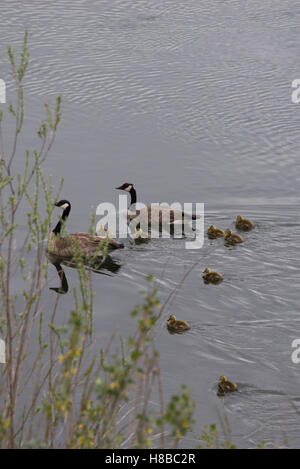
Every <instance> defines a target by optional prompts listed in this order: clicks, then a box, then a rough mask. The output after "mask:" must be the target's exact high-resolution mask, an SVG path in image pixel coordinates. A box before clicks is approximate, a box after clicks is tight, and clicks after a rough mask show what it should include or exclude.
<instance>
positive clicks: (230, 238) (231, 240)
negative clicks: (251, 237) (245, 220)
mask: <svg viewBox="0 0 300 469" xmlns="http://www.w3.org/2000/svg"><path fill="white" fill-rule="evenodd" d="M224 239H225V242H226V243H228V244H238V243H243V242H244V239H243V237H242V236H241V235H239V234H237V233H232V230H230V229H229V228H227V230H226V231H225V237H224Z"/></svg>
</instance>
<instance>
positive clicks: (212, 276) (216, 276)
mask: <svg viewBox="0 0 300 469" xmlns="http://www.w3.org/2000/svg"><path fill="white" fill-rule="evenodd" d="M203 279H204V282H205V283H220V282H222V280H223V275H222V274H220V273H219V272H213V271H211V270H210V269H208V268H206V269H205V270H204V272H203Z"/></svg>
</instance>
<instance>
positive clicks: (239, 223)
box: [235, 215, 255, 231]
mask: <svg viewBox="0 0 300 469" xmlns="http://www.w3.org/2000/svg"><path fill="white" fill-rule="evenodd" d="M254 226H255V225H254V223H253V221H252V220H249V219H248V218H244V217H242V215H238V216H237V217H236V222H235V227H236V228H237V229H238V230H242V231H250V230H252V229H253V228H254Z"/></svg>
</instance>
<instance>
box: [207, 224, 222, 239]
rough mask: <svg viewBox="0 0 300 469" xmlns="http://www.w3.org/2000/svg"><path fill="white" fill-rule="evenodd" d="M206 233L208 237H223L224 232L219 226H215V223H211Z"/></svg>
mask: <svg viewBox="0 0 300 469" xmlns="http://www.w3.org/2000/svg"><path fill="white" fill-rule="evenodd" d="M207 235H208V237H209V238H210V239H216V238H223V237H224V236H225V232H224V231H223V230H221V229H220V228H216V227H215V225H211V226H210V227H209V228H208V230H207Z"/></svg>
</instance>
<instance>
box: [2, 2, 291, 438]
mask: <svg viewBox="0 0 300 469" xmlns="http://www.w3.org/2000/svg"><path fill="white" fill-rule="evenodd" d="M26 25H28V27H29V30H30V49H31V64H30V68H29V72H28V76H27V81H26V93H27V119H28V120H27V122H26V127H25V130H26V131H25V133H24V134H25V135H24V137H23V146H30V147H31V146H32V145H33V144H34V143H35V142H34V140H33V137H32V135H34V134H33V130H34V129H36V128H37V126H38V122H39V117H40V116H41V114H42V112H43V110H42V102H44V101H50V102H51V100H52V99H53V98H54V96H55V95H57V94H58V93H63V95H64V109H63V121H62V125H61V128H60V131H59V134H58V138H57V141H56V144H55V147H54V149H53V151H52V154H51V156H50V158H49V160H48V163H47V166H46V168H45V169H46V170H47V171H48V172H50V173H51V174H52V175H53V180H54V181H55V182H56V181H57V182H56V184H57V185H58V179H59V177H60V176H63V177H64V178H65V184H64V190H63V197H64V198H67V199H70V200H71V202H72V207H73V208H72V213H71V216H70V219H69V222H68V227H69V230H70V231H80V230H84V229H85V228H86V226H87V223H88V219H89V213H90V211H91V210H95V208H96V206H97V205H98V203H99V202H101V201H107V202H113V203H116V202H117V195H118V194H117V192H116V191H115V190H114V187H116V186H117V185H120V184H121V183H123V182H125V181H132V182H134V183H135V186H136V188H137V191H138V196H139V198H140V200H142V201H144V202H147V203H148V202H158V201H166V202H172V201H179V202H182V203H183V202H191V201H194V202H204V203H205V226H206V228H207V227H208V226H209V225H210V224H211V223H214V224H216V225H217V226H220V227H224V228H226V227H228V226H232V223H233V220H234V218H235V217H236V215H237V214H239V213H241V214H244V215H247V216H249V217H251V218H253V219H254V220H255V221H256V223H257V227H256V229H255V231H254V232H252V233H249V234H246V235H245V243H244V245H242V246H238V247H233V248H228V247H225V246H224V244H223V242H222V241H221V240H216V241H209V240H207V239H206V240H205V244H204V247H203V249H201V250H199V251H196V252H195V251H194V252H192V251H188V250H186V249H185V248H184V241H183V240H153V241H152V242H151V243H149V244H148V245H144V246H142V247H132V246H131V245H130V244H129V243H127V244H126V249H124V250H123V251H122V252H118V253H115V254H114V259H115V260H116V261H118V262H119V264H121V267H120V269H119V270H118V272H116V273H115V274H113V276H110V277H108V276H103V275H95V276H94V277H95V278H94V286H95V290H96V299H95V305H96V307H95V318H94V319H95V328H96V335H97V336H98V337H99V343H100V342H101V341H104V340H105V339H106V338H107V337H109V336H110V335H111V333H112V332H113V331H114V330H116V329H117V330H119V331H122V332H123V333H124V334H125V335H126V334H129V333H130V331H131V330H132V328H133V327H134V320H133V319H131V318H130V317H129V314H128V313H129V312H130V310H131V309H132V308H133V306H134V305H135V304H136V302H137V301H138V299H139V294H138V289H139V287H141V288H142V287H143V286H144V285H145V276H146V275H147V274H153V275H155V277H157V278H158V279H159V295H160V298H161V299H162V301H163V300H164V299H166V297H167V296H168V295H169V294H170V292H171V291H172V290H173V289H174V288H175V287H176V285H177V284H178V282H180V280H181V279H182V277H183V275H184V274H185V272H186V271H187V270H188V269H189V268H190V267H191V265H192V264H193V263H194V262H195V260H197V259H198V260H199V264H198V265H197V266H196V267H195V268H194V270H192V271H191V273H190V274H189V275H188V277H187V278H186V280H185V282H184V284H183V285H182V287H181V288H180V290H179V291H178V292H177V294H176V296H175V297H174V298H173V300H172V302H171V303H170V304H169V307H168V309H167V310H165V312H164V315H163V317H162V318H161V320H160V321H159V324H158V326H157V329H156V344H157V347H158V349H159V351H160V355H161V365H162V370H163V378H164V385H165V390H166V397H167V396H169V395H171V394H173V393H174V392H176V391H177V389H178V387H179V385H180V384H181V383H186V384H187V385H188V386H189V387H191V388H192V389H193V399H194V400H195V402H196V405H197V408H196V419H197V424H196V426H195V431H194V433H192V434H190V435H189V438H188V439H187V440H186V442H185V445H186V446H190V447H191V446H193V445H195V444H196V437H197V435H198V434H199V433H200V431H201V428H202V426H203V425H204V424H209V423H213V422H216V421H217V419H218V414H219V413H220V414H221V415H224V413H226V415H227V416H228V418H229V421H230V424H231V428H232V433H233V442H234V443H235V444H236V445H238V446H240V447H246V446H251V445H253V444H254V443H257V442H259V441H261V440H263V439H264V440H267V441H271V442H273V443H275V444H277V443H278V444H281V443H282V442H283V441H284V440H285V439H287V440H288V443H289V445H290V446H296V447H299V446H300V437H299V435H300V432H299V430H300V416H299V415H297V414H296V412H295V409H294V408H293V406H292V403H293V405H294V406H296V407H298V408H299V410H300V387H299V373H300V365H295V364H293V363H292V361H291V352H292V349H291V342H292V340H293V339H295V338H298V337H300V312H299V279H300V273H299V258H300V252H299V251H300V247H299V246H300V224H299V174H300V172H299V169H300V168H299V166H300V159H299V148H300V133H299V128H300V107H298V106H296V105H295V104H292V102H291V91H292V89H291V82H292V80H294V79H295V78H299V76H300V71H299V70H300V69H299V45H300V44H299V43H300V39H299V25H300V5H297V4H296V2H294V1H289V0H288V1H286V2H274V1H268V0H266V1H264V2H263V3H262V2H259V1H258V0H253V1H252V2H241V1H237V0H229V1H227V2H223V1H217V0H213V1H212V0H210V1H202V2H199V1H197V0H191V1H189V2H184V1H182V0H172V1H171V0H165V1H164V2H157V1H155V0H147V1H144V0H139V2H134V1H133V0H128V1H126V0H109V1H106V0H101V1H95V0H80V1H79V0H78V1H76V2H72V1H70V0H59V1H54V0H53V1H51V2H34V1H32V0H31V1H28V0H25V1H22V2H20V1H15V0H2V4H1V30H0V39H1V44H2V46H1V55H0V67H1V68H0V72H1V73H0V77H1V78H3V79H5V80H6V81H7V85H8V90H7V96H8V100H9V98H10V92H11V90H12V87H11V81H10V77H9V75H8V64H7V59H6V56H5V46H6V45H7V44H9V43H12V44H16V45H18V44H20V42H21V39H22V35H23V30H24V27H25V26H26ZM8 130H9V129H8ZM22 158H23V154H22V153H21V152H20V154H19V161H20V168H21V167H22V166H21V163H22V161H21V160H22ZM21 229H22V227H21ZM206 266H209V267H211V268H216V269H217V270H219V271H220V272H222V273H223V275H224V282H223V283H222V284H221V285H219V286H212V285H204V284H203V281H202V271H203V270H204V268H205V267H206ZM50 269H52V270H51V275H52V279H53V286H55V284H56V283H57V278H56V272H55V269H54V268H53V267H52V266H50ZM66 274H67V276H68V281H69V284H70V285H72V284H74V283H75V284H76V281H77V279H76V272H74V271H73V270H72V269H66ZM17 282H18V280H16V285H18V283H17ZM137 287H138V288H137ZM16 288H17V287H16ZM50 294H51V295H53V297H51V296H50V297H49V299H48V301H49V303H52V302H54V301H55V294H54V293H53V292H51V293H50ZM71 305H72V295H64V296H63V297H61V299H60V308H61V311H60V313H61V317H62V319H65V318H66V317H67V313H68V311H69V310H70V308H71ZM171 312H172V313H173V314H175V315H176V316H178V317H181V318H184V319H186V320H188V321H189V322H190V323H191V326H192V328H191V330H190V331H188V332H187V333H185V334H182V335H180V336H178V335H177V336H176V335H170V334H169V333H168V331H167V329H166V327H165V323H166V319H167V317H168V315H169V314H170V313H171ZM221 374H225V375H227V376H229V377H231V378H232V379H234V380H235V381H237V382H238V384H239V388H240V392H239V393H237V394H233V395H230V396H227V397H226V398H225V399H220V398H218V397H217V396H216V382H217V379H218V377H219V376H220V375H221Z"/></svg>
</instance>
